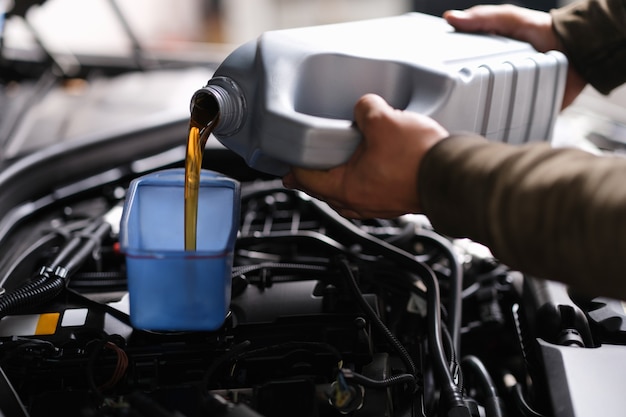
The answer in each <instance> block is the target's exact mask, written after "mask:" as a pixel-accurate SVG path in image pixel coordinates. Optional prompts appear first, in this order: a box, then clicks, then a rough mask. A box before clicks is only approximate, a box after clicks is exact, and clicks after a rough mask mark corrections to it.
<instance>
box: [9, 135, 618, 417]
mask: <svg viewBox="0 0 626 417" xmlns="http://www.w3.org/2000/svg"><path fill="white" fill-rule="evenodd" d="M152 133H153V131H152V130H149V131H147V132H146V131H141V132H135V133H133V134H127V135H126V136H124V137H123V139H124V141H125V142H124V143H126V145H128V144H129V143H130V142H132V141H133V140H135V141H137V140H140V138H142V137H146V138H150V137H153V136H152ZM113 139H115V138H113ZM113 139H112V140H109V141H102V142H99V143H98V144H97V145H96V146H93V144H83V145H81V146H68V147H66V148H65V149H62V150H61V151H60V152H59V153H57V154H53V155H43V156H41V157H40V158H39V159H36V162H37V164H38V170H36V172H37V174H36V175H40V176H42V177H41V178H40V181H41V182H45V181H48V182H49V186H50V187H51V188H50V190H51V191H49V192H45V193H41V192H40V193H39V195H38V196H37V197H36V198H32V199H26V200H24V201H23V202H21V203H19V204H17V203H16V204H15V205H13V206H10V205H5V207H4V208H3V209H4V210H5V212H4V216H3V218H2V222H0V231H2V235H0V238H1V239H0V250H1V251H2V254H3V256H2V260H1V263H0V273H1V276H2V287H3V289H4V293H3V294H2V295H1V296H0V313H1V316H2V320H0V369H1V370H2V374H1V375H0V377H1V378H0V379H1V381H0V386H1V387H2V393H3V394H2V395H1V396H0V410H2V412H3V413H4V414H5V415H10V416H13V415H16V416H31V417H37V416H49V415H77V416H149V415H150V416H155V415H158V416H187V417H192V416H264V417H282V416H293V415H298V416H310V417H314V416H340V415H354V416H381V417H383V416H386V417H395V416H407V417H408V416H455V415H472V416H487V417H491V416H504V415H510V416H542V415H545V416H566V415H576V416H583V415H584V416H587V415H591V414H590V412H598V410H602V409H604V408H603V407H608V405H609V404H611V403H610V401H613V402H614V401H620V400H621V399H620V397H619V395H616V390H617V391H619V386H620V381H623V377H622V375H623V372H621V371H622V370H621V369H619V368H620V365H619V363H620V362H623V361H620V360H619V359H620V358H623V357H624V356H623V355H624V354H625V352H626V347H625V346H624V342H625V341H626V339H625V338H624V334H625V333H624V328H623V324H622V323H623V317H624V315H625V313H624V309H623V305H622V304H621V302H619V301H616V300H610V299H605V298H589V297H587V298H582V297H578V296H576V295H575V294H570V292H569V291H568V289H567V288H566V287H565V286H564V285H562V284H559V283H556V282H550V281H541V280H537V279H534V278H532V277H529V276H525V275H523V274H522V273H520V272H517V271H514V270H511V269H509V268H508V267H507V266H506V265H503V264H501V263H500V262H499V261H498V260H497V259H495V258H494V257H493V256H491V254H490V253H489V251H488V250H487V249H486V248H484V247H483V246H481V245H479V244H477V243H475V242H471V241H468V240H464V239H461V240H455V239H450V238H448V237H446V236H443V235H440V234H438V233H437V232H436V231H435V230H433V228H432V227H431V226H430V224H429V222H428V220H427V219H426V218H425V217H423V216H405V217H401V218H398V219H394V220H370V221H349V220H347V219H344V218H342V217H340V216H339V215H338V214H336V213H335V212H334V211H333V210H331V209H330V208H329V207H328V206H327V205H325V204H324V203H322V202H320V201H318V200H315V199H314V198H312V197H310V196H307V195H305V194H303V193H301V192H298V191H294V190H289V189H285V188H283V187H282V184H281V182H280V180H276V179H272V178H264V177H263V175H261V174H259V173H256V172H254V171H252V170H250V169H249V168H247V167H246V166H245V164H243V163H242V162H241V161H240V160H239V159H238V157H237V156H234V155H233V154H231V153H230V152H229V151H227V150H226V149H221V148H219V147H218V146H213V147H209V148H208V149H207V151H206V158H205V165H206V168H210V169H215V170H218V171H221V172H225V173H226V174H227V175H230V176H232V177H234V178H237V179H238V180H240V181H241V183H242V197H241V200H242V201H241V219H240V227H239V231H238V238H237V242H236V249H235V258H234V265H233V271H232V296H231V306H230V311H229V314H228V317H227V318H226V322H225V324H224V325H223V326H222V327H221V328H220V329H218V330H216V331H212V332H153V331H145V330H141V329H133V328H132V326H131V324H130V321H129V316H128V293H127V291H126V276H125V259H124V254H123V253H121V252H120V249H119V243H118V241H117V237H118V235H117V233H118V230H119V219H120V210H121V206H120V204H121V203H122V202H123V200H124V196H125V191H126V189H127V186H128V183H129V181H130V180H131V179H133V178H135V177H137V176H138V175H141V174H142V173H144V172H147V171H146V170H145V167H146V166H148V165H151V166H150V168H149V169H148V171H149V170H155V169H161V168H164V167H170V166H179V165H180V164H181V163H182V162H181V160H180V155H181V153H180V152H178V153H176V152H172V151H171V150H169V151H165V152H156V153H155V155H150V156H147V157H146V156H144V157H141V158H138V157H133V156H132V155H129V157H128V159H129V161H128V162H127V163H120V158H119V155H118V154H117V152H116V151H115V146H116V145H115V143H117V142H116V141H115V140H113ZM117 139H119V138H117ZM141 140H146V139H145V138H144V139H141ZM107 149H108V150H107ZM137 149H142V148H141V147H137ZM92 153H93V154H98V155H100V160H101V161H102V162H101V164H100V165H101V166H97V165H98V164H96V166H95V167H94V166H93V165H90V166H89V167H88V168H87V167H86V166H85V165H84V164H79V165H80V166H81V167H84V168H83V170H84V172H81V170H80V169H77V170H76V173H75V174H74V176H75V177H76V181H73V182H70V183H67V182H66V183H63V184H60V183H54V181H55V179H49V180H45V179H42V178H43V176H46V177H49V175H47V174H46V172H47V171H48V170H50V171H51V172H52V171H56V170H58V169H61V168H62V167H63V166H65V167H66V169H68V168H67V167H68V164H67V161H69V160H74V159H76V158H75V157H76V155H78V154H81V155H84V156H85V158H86V159H87V160H88V159H89V158H90V155H91V154H92ZM61 155H66V157H65V158H67V160H64V157H62V156H61ZM172 155H173V156H172ZM122 159H123V158H122ZM146 161H150V162H151V164H146ZM155 161H156V162H155ZM33 163H34V162H33ZM11 167H12V168H13V169H8V170H6V171H5V176H4V177H3V178H2V179H3V182H2V186H3V187H4V188H5V189H6V188H7V187H11V188H15V187H19V186H20V185H22V186H25V185H26V183H27V182H29V181H31V180H32V179H33V178H32V176H33V175H35V170H32V169H31V168H32V167H31V166H29V163H28V161H26V162H22V163H21V164H17V166H16V165H13V166H10V167H9V168H11ZM140 167H144V171H141V170H139V169H138V168H140ZM105 168H106V169H105ZM94 170H95V171H100V172H93V171H94ZM69 171H70V172H71V171H72V169H71V168H70V169H69ZM88 171H89V172H88ZM24 181H26V182H24ZM8 200H10V199H8ZM8 200H7V201H8ZM164 221H166V219H164ZM181 280H184V276H181ZM163 308H164V309H167V306H163ZM622 367H623V366H622ZM592 370H596V371H592ZM597 372H601V373H600V375H601V379H600V380H594V378H595V377H596V376H597ZM608 381H613V382H608ZM598 393H600V394H598ZM598 395H599V397H598ZM598 398H607V401H608V402H604V403H601V402H599V400H598ZM611 407H612V406H611ZM611 409H612V408H611ZM616 410H619V409H616ZM615 413H619V411H615V412H614V413H613V414H611V413H610V410H609V412H606V413H603V415H617V414H615Z"/></svg>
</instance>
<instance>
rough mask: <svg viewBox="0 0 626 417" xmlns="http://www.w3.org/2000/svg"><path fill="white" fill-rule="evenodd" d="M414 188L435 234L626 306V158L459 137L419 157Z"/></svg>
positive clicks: (509, 263) (528, 271)
mask: <svg viewBox="0 0 626 417" xmlns="http://www.w3.org/2000/svg"><path fill="white" fill-rule="evenodd" d="M418 189H419V194H420V195H419V197H420V201H421V204H422V208H423V211H424V213H425V214H426V215H427V216H428V218H429V219H430V221H431V222H432V224H433V226H434V227H435V229H436V230H438V231H439V232H441V233H444V234H447V235H449V236H454V237H469V238H471V239H473V240H475V241H477V242H480V243H483V244H485V245H486V246H487V247H489V248H490V249H491V251H492V253H493V254H494V256H496V257H497V258H498V259H500V260H501V261H502V262H504V263H505V264H507V265H509V266H510V267H512V268H515V269H519V270H520V271H523V272H526V273H528V274H530V275H533V276H536V277H540V278H546V279H553V280H559V281H562V282H565V283H567V284H570V285H571V286H572V287H573V288H576V289H578V290H580V291H584V292H586V293H589V294H604V295H608V296H613V297H614V298H621V299H626V159H624V158H618V157H598V156H594V155H591V154H589V153H586V152H584V151H581V150H576V149H554V148H551V147H550V146H549V145H548V144H545V143H544V144H529V145H524V146H519V147H516V146H510V145H506V144H501V143H492V142H488V141H486V140H485V139H483V138H481V137H477V136H469V135H458V136H453V137H451V138H448V139H446V140H444V141H442V142H439V143H438V144H437V145H435V146H434V147H433V148H432V149H431V150H430V151H429V152H428V153H427V154H426V156H425V157H424V158H423V160H422V163H421V165H420V173H419V184H418Z"/></svg>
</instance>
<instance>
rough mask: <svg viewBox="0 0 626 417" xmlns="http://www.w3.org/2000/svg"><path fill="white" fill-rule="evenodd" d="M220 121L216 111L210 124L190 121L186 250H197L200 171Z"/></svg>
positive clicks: (191, 119)
mask: <svg viewBox="0 0 626 417" xmlns="http://www.w3.org/2000/svg"><path fill="white" fill-rule="evenodd" d="M218 119H219V111H217V110H216V111H214V112H213V113H211V114H210V115H209V116H208V118H206V119H205V120H204V121H205V122H206V121H207V120H208V123H201V122H199V121H198V120H196V119H195V118H194V115H193V113H192V116H191V118H190V120H189V133H188V137H187V154H186V156H185V250H188V251H193V250H196V238H197V225H198V196H199V191H200V170H201V169H202V154H203V153H204V147H205V145H206V141H207V139H208V138H209V136H210V135H211V132H212V131H213V128H214V127H215V125H216V124H217V121H218Z"/></svg>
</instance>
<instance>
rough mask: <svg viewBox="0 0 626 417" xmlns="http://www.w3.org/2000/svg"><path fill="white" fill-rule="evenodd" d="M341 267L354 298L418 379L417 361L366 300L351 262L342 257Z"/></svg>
mask: <svg viewBox="0 0 626 417" xmlns="http://www.w3.org/2000/svg"><path fill="white" fill-rule="evenodd" d="M339 267H340V269H341V270H342V272H343V273H344V275H345V277H346V278H347V282H348V288H349V289H350V290H351V291H352V294H353V295H354V298H355V300H356V301H357V303H358V304H359V306H360V307H361V309H362V310H363V311H364V312H365V314H366V315H367V316H368V318H369V319H370V320H371V321H372V324H373V325H374V327H375V328H377V329H378V330H379V331H380V332H381V333H382V334H383V336H384V337H385V339H387V342H388V343H389V344H390V345H391V346H392V347H393V348H394V349H395V350H396V352H398V354H399V355H400V358H401V359H402V361H403V362H404V363H405V365H406V367H407V368H408V371H409V373H410V374H411V375H413V378H414V379H416V378H417V368H416V367H415V363H414V362H413V359H411V355H409V352H407V350H406V349H405V348H404V346H402V343H400V341H399V340H398V339H397V338H396V337H395V336H394V335H393V333H391V331H390V330H389V328H388V327H387V326H385V323H383V321H382V320H381V319H380V317H379V316H378V314H376V312H375V311H374V309H373V308H372V306H371V305H369V303H368V302H367V300H365V298H364V297H363V294H362V293H361V290H360V289H359V285H358V284H357V282H356V278H355V276H354V273H353V272H352V268H351V265H350V263H349V262H348V261H347V260H346V259H340V260H339Z"/></svg>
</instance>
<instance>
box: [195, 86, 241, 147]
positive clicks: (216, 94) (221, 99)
mask: <svg viewBox="0 0 626 417" xmlns="http://www.w3.org/2000/svg"><path fill="white" fill-rule="evenodd" d="M190 111H191V123H192V124H195V125H196V126H198V127H205V126H207V125H209V124H211V123H212V122H213V121H214V120H215V119H216V118H218V120H217V125H216V126H215V127H214V129H213V133H215V134H218V135H221V136H229V135H232V134H235V133H237V131H238V130H239V129H240V128H241V127H242V126H243V124H244V121H245V118H246V101H245V98H244V95H243V92H242V91H241V89H240V88H239V86H238V85H237V83H235V81H233V80H232V79H230V78H228V77H215V78H212V79H210V80H209V82H208V83H207V85H206V86H205V87H203V88H201V89H199V90H198V91H196V92H195V93H194V95H193V96H192V97H191V104H190Z"/></svg>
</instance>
